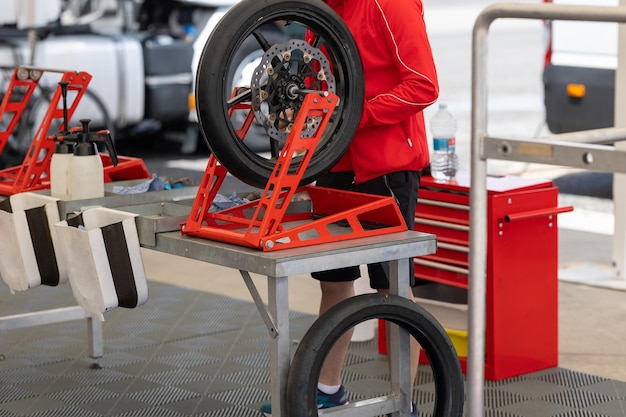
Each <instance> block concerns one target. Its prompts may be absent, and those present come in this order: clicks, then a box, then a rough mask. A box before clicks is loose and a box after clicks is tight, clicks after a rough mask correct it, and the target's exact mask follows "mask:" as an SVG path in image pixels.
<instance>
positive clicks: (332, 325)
mask: <svg viewBox="0 0 626 417" xmlns="http://www.w3.org/2000/svg"><path fill="white" fill-rule="evenodd" d="M372 319H384V320H387V321H388V322H391V323H394V324H396V325H398V326H400V327H402V328H404V329H405V330H406V331H407V332H408V333H409V334H410V335H411V336H412V337H414V338H415V339H416V340H417V341H418V343H419V344H420V346H421V348H422V349H423V350H424V353H425V354H426V356H427V357H428V360H429V362H430V367H431V371H432V375H433V380H434V382H433V386H432V387H429V388H428V390H429V391H428V392H429V393H430V392H432V393H434V400H433V401H430V400H429V401H428V404H420V403H419V402H417V409H418V411H419V414H420V415H429V416H433V417H461V416H462V414H463V406H464V388H463V385H464V382H463V373H462V372H461V365H460V363H459V358H458V356H457V354H456V351H455V349H454V346H453V345H452V342H451V341H450V338H449V337H448V335H447V334H446V332H445V330H444V329H443V327H442V326H441V324H439V322H438V321H437V320H436V319H435V318H434V317H433V316H432V315H431V314H430V313H429V312H428V311H426V310H425V309H424V308H423V307H421V306H419V305H418V304H416V303H414V302H412V301H410V300H408V299H406V298H402V297H400V296H397V295H391V294H364V295H358V296H355V297H351V298H348V299H347V300H344V301H342V302H340V303H339V304H337V305H335V306H334V307H332V308H331V309H329V310H328V311H326V312H325V313H324V314H322V315H321V316H320V317H319V318H318V319H317V320H316V321H315V322H314V323H313V325H312V326H311V327H310V328H309V330H308V331H307V332H306V333H305V335H304V337H303V338H302V340H301V341H300V344H299V345H298V349H297V350H296V353H295V354H294V357H293V360H292V361H291V366H290V368H289V375H288V376H287V395H286V398H287V404H286V405H287V415H288V416H291V417H305V416H306V417H314V416H317V415H318V414H317V409H318V407H317V383H318V379H319V376H320V371H321V367H322V365H323V363H324V360H325V359H326V356H327V355H328V352H329V351H330V350H331V348H332V347H333V345H334V344H335V342H336V341H337V340H338V339H339V338H340V337H341V336H342V335H343V334H344V333H345V332H346V331H348V330H349V329H351V328H353V327H354V326H356V325H357V324H359V323H362V322H364V321H366V320H372ZM372 380H373V378H372ZM370 389H371V390H372V392H376V391H375V390H376V389H377V387H375V386H371V387H370ZM383 391H384V388H383ZM410 394H411V393H409V395H410Z"/></svg>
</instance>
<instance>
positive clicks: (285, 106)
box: [195, 0, 364, 188]
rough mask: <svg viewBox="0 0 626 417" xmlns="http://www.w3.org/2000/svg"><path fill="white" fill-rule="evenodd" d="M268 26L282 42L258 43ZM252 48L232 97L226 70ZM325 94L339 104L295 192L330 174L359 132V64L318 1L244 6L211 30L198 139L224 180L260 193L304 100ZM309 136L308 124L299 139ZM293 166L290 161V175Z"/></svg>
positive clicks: (266, 0) (199, 89)
mask: <svg viewBox="0 0 626 417" xmlns="http://www.w3.org/2000/svg"><path fill="white" fill-rule="evenodd" d="M269 26H273V27H278V28H280V29H281V30H282V31H283V32H284V33H285V34H286V37H285V39H287V37H288V38H289V40H287V41H284V42H282V43H276V44H272V42H271V40H270V37H268V36H265V35H264V33H268V30H267V28H268V27H269ZM305 38H306V40H305ZM274 39H276V37H274ZM251 40H252V41H253V42H254V43H255V44H256V45H258V47H259V49H261V50H263V51H264V54H263V56H262V57H260V60H259V61H260V62H259V64H258V66H257V67H256V69H255V70H254V71H253V72H252V74H249V75H246V79H247V80H248V81H247V83H246V85H240V86H236V87H237V88H235V89H233V86H232V83H231V80H232V77H229V74H231V73H232V71H231V67H232V66H234V65H237V59H236V58H237V57H238V56H239V55H241V54H239V53H238V51H239V50H240V49H241V48H247V47H249V45H250V42H251ZM324 92H332V93H334V94H336V95H337V96H338V97H339V99H340V102H339V104H338V106H337V107H336V109H335V111H334V114H333V116H332V117H331V120H330V123H329V124H328V126H327V127H326V129H325V131H324V135H323V137H322V139H321V140H320V143H319V145H318V146H317V149H316V150H315V152H314V154H313V157H312V159H311V161H310V162H309V164H308V166H307V169H306V172H305V174H304V176H303V178H302V184H308V183H310V182H312V181H314V180H315V179H316V178H317V177H319V176H320V175H321V174H322V173H324V172H325V171H327V170H328V169H330V168H331V167H332V166H333V165H334V164H335V163H336V162H337V161H338V160H339V158H341V156H342V155H343V153H344V152H345V151H346V149H347V148H348V145H349V144H350V141H351V139H352V137H353V136H354V134H355V132H356V129H357V128H358V125H359V122H360V119H361V112H362V109H363V100H364V88H363V71H362V66H361V60H360V56H359V54H358V51H357V47H356V44H355V42H354V39H353V38H352V35H351V34H350V32H349V30H348V29H347V27H346V26H345V24H344V23H343V21H342V20H341V18H340V17H339V16H338V15H337V14H336V13H335V12H334V11H333V10H332V9H331V8H330V7H328V6H327V5H326V4H325V3H323V2H322V1H320V0H263V1H258V0H243V1H241V2H239V3H237V5H235V6H234V7H233V8H232V9H230V11H229V12H228V13H227V14H226V15H225V16H224V17H223V18H222V19H221V21H220V22H219V23H218V25H217V26H216V28H215V29H214V30H213V32H212V34H211V36H210V38H209V40H208V41H207V43H206V45H205V46H204V50H203V52H202V55H201V58H200V63H199V66H198V71H197V76H196V91H195V94H196V103H197V111H198V118H199V121H200V126H201V131H202V134H203V136H204V137H205V140H206V141H207V145H208V147H209V149H210V150H211V152H212V153H213V154H214V155H215V157H216V158H217V159H218V161H219V162H220V163H221V164H222V165H223V166H224V167H225V168H226V169H227V170H228V171H229V172H230V173H231V174H233V175H234V176H235V177H237V178H239V179H240V180H242V181H244V182H246V183H248V184H250V185H253V186H256V187H258V188H264V187H265V185H266V183H267V182H268V179H269V178H270V177H271V173H272V171H273V170H274V165H275V163H276V159H277V157H278V155H279V154H280V150H281V147H282V145H284V143H285V141H286V139H287V137H288V135H289V129H290V122H291V121H292V120H293V119H294V118H295V115H297V113H298V110H299V109H300V107H301V105H302V101H303V100H304V97H305V95H306V94H319V93H324ZM312 119H314V118H312ZM242 121H243V122H242ZM255 124H256V126H257V127H258V126H259V125H260V126H262V127H263V134H264V136H265V138H264V139H265V140H266V149H267V150H268V152H267V153H265V154H264V153H260V152H258V149H259V147H258V139H255V140H254V141H255V143H254V144H253V143H251V141H248V142H249V144H248V143H246V141H247V138H248V137H249V136H251V135H253V134H252V133H251V126H255ZM316 128H317V125H316V123H315V120H310V121H309V123H308V124H307V127H306V129H305V131H304V134H305V135H306V134H312V133H313V132H315V131H316ZM252 130H255V129H252ZM256 130H258V129H256ZM249 133H250V135H249ZM254 136H258V132H254ZM300 162H301V157H297V156H296V157H294V160H293V163H292V165H291V166H290V172H292V173H294V172H295V171H296V168H297V166H298V165H299V164H300Z"/></svg>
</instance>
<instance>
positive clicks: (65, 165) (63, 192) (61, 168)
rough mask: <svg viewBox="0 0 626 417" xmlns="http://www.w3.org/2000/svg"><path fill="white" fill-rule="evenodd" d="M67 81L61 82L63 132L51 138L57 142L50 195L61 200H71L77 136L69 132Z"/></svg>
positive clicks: (52, 164)
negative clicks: (70, 181) (70, 173)
mask: <svg viewBox="0 0 626 417" xmlns="http://www.w3.org/2000/svg"><path fill="white" fill-rule="evenodd" d="M68 85H69V83H68V82H67V81H61V82H59V87H61V95H62V97H63V129H64V130H63V131H62V132H60V133H59V134H57V135H56V136H53V137H51V139H52V140H54V141H56V145H55V147H54V153H53V154H52V159H51V160H50V195H51V196H52V197H55V198H59V199H61V200H70V195H69V192H70V190H69V181H68V180H69V169H70V163H71V161H72V158H73V157H74V145H75V144H76V135H75V134H73V133H70V132H69V131H68V130H67V86H68Z"/></svg>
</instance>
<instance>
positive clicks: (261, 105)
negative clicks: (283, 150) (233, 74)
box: [250, 40, 336, 142]
mask: <svg viewBox="0 0 626 417" xmlns="http://www.w3.org/2000/svg"><path fill="white" fill-rule="evenodd" d="M250 88H251V92H252V110H253V112H254V117H255V118H256V120H257V122H258V123H260V124H261V125H262V126H263V127H264V128H265V130H266V131H267V134H268V135H269V136H270V137H271V138H273V139H275V140H277V141H279V142H285V141H286V140H287V137H288V136H289V133H290V132H291V128H292V124H293V120H294V119H295V117H296V115H297V114H298V111H299V110H300V108H301V107H302V102H303V101H304V97H305V96H306V95H307V94H310V93H318V94H319V93H321V94H323V93H324V92H332V93H335V92H336V84H335V77H334V76H333V74H332V72H331V67H330V63H329V61H328V59H327V58H326V55H324V53H323V52H322V51H321V50H320V49H317V48H314V47H312V46H311V45H309V44H308V43H307V42H305V41H303V40H290V41H287V42H285V43H281V44H276V45H274V46H272V47H271V48H269V49H268V50H267V51H266V52H265V54H263V58H262V59H261V63H260V64H259V65H258V66H257V68H256V69H255V71H254V73H253V75H252V80H251V83H250ZM318 124H319V121H318V119H317V118H314V117H310V118H308V119H307V121H306V124H305V127H304V129H303V130H302V136H303V137H310V136H312V135H313V134H314V133H315V131H316V129H317V126H318Z"/></svg>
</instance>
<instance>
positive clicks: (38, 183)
mask: <svg viewBox="0 0 626 417" xmlns="http://www.w3.org/2000/svg"><path fill="white" fill-rule="evenodd" d="M45 72H53V73H60V74H61V80H60V83H67V91H68V92H69V94H70V96H71V97H72V100H70V101H71V102H70V103H69V105H68V106H67V118H68V120H70V119H71V118H72V115H73V114H74V112H75V110H76V108H77V107H78V104H79V102H80V100H81V98H82V97H83V96H84V94H85V91H86V90H87V87H88V86H89V82H90V81H91V78H92V77H91V75H90V74H88V73H86V72H84V71H83V72H80V71H66V70H57V69H46V68H36V67H29V66H20V67H17V68H16V69H15V70H14V71H13V75H12V77H11V81H10V83H9V87H8V89H7V91H6V92H5V95H4V99H3V100H2V103H0V120H4V119H5V118H6V119H7V123H6V125H5V126H3V127H0V154H1V153H2V151H3V150H4V148H5V147H6V144H7V143H8V141H9V138H10V137H11V134H12V133H13V130H14V129H15V127H16V126H17V124H18V122H19V119H20V117H22V115H23V114H24V112H25V110H26V108H27V106H28V102H29V100H30V99H31V98H32V96H33V93H34V91H35V89H36V88H37V85H38V84H39V81H40V80H41V77H42V76H43V75H44V73H45ZM61 99H62V91H61V87H60V86H59V87H57V88H56V90H55V91H54V94H53V95H52V97H51V99H50V105H49V106H48V109H47V111H46V113H45V115H44V117H43V119H42V121H41V124H40V125H39V127H38V129H37V132H36V134H35V137H33V140H32V142H31V145H30V147H29V149H28V151H27V152H26V156H25V157H24V160H23V161H22V163H21V164H20V165H18V166H15V167H11V168H6V169H3V170H0V195H13V194H17V193H21V192H24V191H36V190H44V189H48V188H50V160H51V159H52V154H53V153H54V147H55V144H56V142H55V141H54V140H50V139H48V134H49V131H50V127H51V126H52V123H53V121H55V120H56V121H57V122H58V124H59V126H60V127H59V131H63V130H66V129H67V128H66V127H65V126H64V124H63V113H64V109H63V108H62V107H63V106H62V105H61ZM100 157H101V158H102V165H103V166H104V180H105V182H111V181H115V180H118V181H119V180H131V179H143V178H150V171H148V169H147V168H146V166H145V164H144V163H143V160H141V159H138V158H131V157H126V156H119V157H118V164H117V165H115V166H114V165H113V163H112V161H111V158H110V157H109V155H107V154H104V153H101V154H100Z"/></svg>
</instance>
